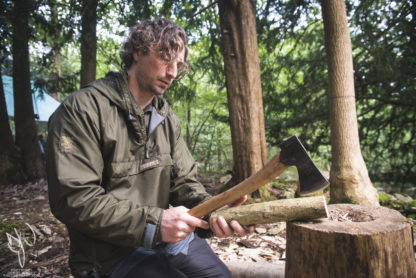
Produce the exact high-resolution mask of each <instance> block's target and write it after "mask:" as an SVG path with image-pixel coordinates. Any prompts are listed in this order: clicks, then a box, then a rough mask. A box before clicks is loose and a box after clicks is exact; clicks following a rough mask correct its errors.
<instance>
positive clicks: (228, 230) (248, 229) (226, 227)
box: [212, 195, 255, 237]
mask: <svg viewBox="0 0 416 278" xmlns="http://www.w3.org/2000/svg"><path fill="white" fill-rule="evenodd" d="M245 201H247V195H245V196H244V197H241V198H240V199H238V200H237V201H235V202H234V203H231V204H228V205H226V206H224V207H223V208H229V207H236V206H240V205H242V204H244V202H245ZM254 228H255V227H254V226H252V225H251V226H241V225H240V223H238V222H237V221H235V220H232V221H231V222H230V224H228V223H227V221H225V219H224V217H222V216H218V217H217V218H215V219H213V220H212V231H213V232H214V234H215V235H216V236H217V237H229V236H232V235H233V234H234V233H236V234H238V235H239V236H245V235H246V234H247V233H252V232H254Z"/></svg>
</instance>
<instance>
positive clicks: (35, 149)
mask: <svg viewBox="0 0 416 278" xmlns="http://www.w3.org/2000/svg"><path fill="white" fill-rule="evenodd" d="M33 8H34V3H33V2H32V1H26V0H18V1H15V2H14V9H13V19H12V25H13V35H12V37H13V38H12V40H13V43H12V44H13V46H12V52H13V90H14V107H15V108H14V112H15V116H14V120H15V127H16V145H17V147H18V148H19V150H20V153H21V158H22V165H23V170H24V172H25V173H26V175H27V179H28V180H29V181H34V180H37V179H39V178H43V177H44V176H45V170H44V166H43V162H42V158H41V152H40V148H39V141H38V136H37V130H36V123H35V117H34V111H33V104H32V92H31V88H30V71H29V43H28V42H29V24H28V20H29V13H30V11H31V10H32V9H33Z"/></svg>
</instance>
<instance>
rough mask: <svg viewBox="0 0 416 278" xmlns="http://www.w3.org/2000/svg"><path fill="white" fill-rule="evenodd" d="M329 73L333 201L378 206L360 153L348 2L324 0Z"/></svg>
mask: <svg viewBox="0 0 416 278" xmlns="http://www.w3.org/2000/svg"><path fill="white" fill-rule="evenodd" d="M322 15H323V19H324V29H325V49H326V53H327V63H328V77H329V89H328V91H329V92H328V93H329V107H330V121H331V146H332V150H331V152H332V166H331V171H330V184H331V193H330V194H331V203H345V202H349V203H351V202H353V203H358V204H362V205H371V206H378V205H379V203H378V195H377V191H376V189H375V188H374V187H373V185H372V183H371V180H370V178H369V176H368V171H367V167H366V165H365V162H364V159H363V156H362V154H361V148H360V139H359V135H358V123H357V113H356V108H355V90H354V76H353V62H352V48H351V38H350V34H349V28H348V22H347V14H346V8H345V2H344V1H343V0H333V1H331V0H322Z"/></svg>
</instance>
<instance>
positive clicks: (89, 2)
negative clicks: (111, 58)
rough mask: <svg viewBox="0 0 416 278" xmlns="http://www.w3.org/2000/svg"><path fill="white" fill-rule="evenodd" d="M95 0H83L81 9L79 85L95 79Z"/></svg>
mask: <svg viewBox="0 0 416 278" xmlns="http://www.w3.org/2000/svg"><path fill="white" fill-rule="evenodd" d="M97 6H98V1H97V0H83V1H82V10H81V18H82V19H81V21H82V23H81V24H82V27H81V87H83V86H85V85H86V84H88V83H89V82H92V81H94V80H95V75H96V67H97V32H96V29H97Z"/></svg>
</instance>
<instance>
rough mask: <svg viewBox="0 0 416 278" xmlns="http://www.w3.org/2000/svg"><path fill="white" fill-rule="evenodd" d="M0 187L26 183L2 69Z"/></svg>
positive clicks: (0, 88)
mask: <svg viewBox="0 0 416 278" xmlns="http://www.w3.org/2000/svg"><path fill="white" fill-rule="evenodd" d="M0 131H1V134H2V136H0V185H5V184H12V183H21V182H23V181H24V175H23V172H22V166H21V164H20V159H19V153H18V151H17V149H16V146H15V144H14V140H13V134H12V131H11V129H10V124H9V116H8V114H7V106H6V98H5V95H4V87H3V79H2V78H1V69H0Z"/></svg>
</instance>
